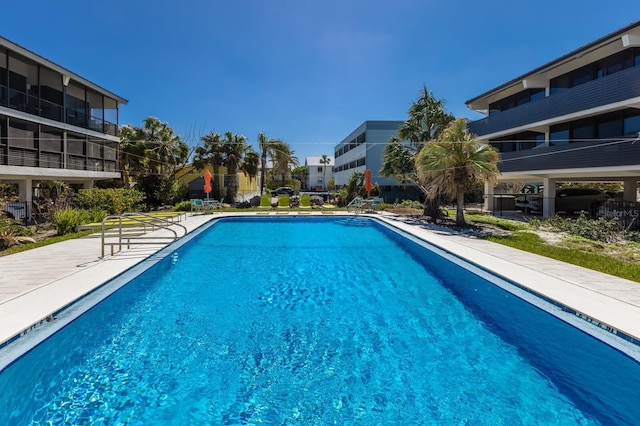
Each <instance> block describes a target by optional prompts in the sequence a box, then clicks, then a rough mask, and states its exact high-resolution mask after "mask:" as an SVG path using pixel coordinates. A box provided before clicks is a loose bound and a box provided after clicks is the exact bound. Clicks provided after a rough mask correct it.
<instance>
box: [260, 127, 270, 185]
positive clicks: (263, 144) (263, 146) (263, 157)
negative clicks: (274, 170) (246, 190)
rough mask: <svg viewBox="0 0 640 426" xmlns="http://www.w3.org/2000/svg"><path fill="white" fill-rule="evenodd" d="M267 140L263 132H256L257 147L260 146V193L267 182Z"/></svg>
mask: <svg viewBox="0 0 640 426" xmlns="http://www.w3.org/2000/svg"><path fill="white" fill-rule="evenodd" d="M269 142H270V141H269V140H268V139H267V137H266V136H265V135H264V133H262V132H260V133H258V148H260V195H262V194H263V192H264V188H265V185H266V183H267V156H268V155H269Z"/></svg>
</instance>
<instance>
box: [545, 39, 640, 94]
mask: <svg viewBox="0 0 640 426" xmlns="http://www.w3.org/2000/svg"><path fill="white" fill-rule="evenodd" d="M639 51H640V49H638V48H629V49H627V50H623V51H622V52H618V53H616V54H613V55H611V56H608V57H606V58H603V59H601V60H599V61H596V62H593V63H591V64H589V65H585V66H584V67H581V68H578V69H576V70H573V71H571V72H568V73H566V74H563V75H561V76H558V77H556V78H554V79H552V80H551V93H552V94H553V93H558V92H561V91H563V90H567V89H569V88H571V87H574V86H578V85H580V84H582V83H587V82H589V81H591V80H594V79H598V78H603V77H606V76H608V75H611V74H614V73H616V72H618V71H622V70H625V69H627V68H631V67H632V66H635V65H640V56H639V55H640V54H639Z"/></svg>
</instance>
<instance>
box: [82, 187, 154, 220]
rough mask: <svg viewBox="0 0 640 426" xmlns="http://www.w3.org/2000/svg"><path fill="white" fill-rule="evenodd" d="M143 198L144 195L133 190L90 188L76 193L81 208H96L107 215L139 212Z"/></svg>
mask: <svg viewBox="0 0 640 426" xmlns="http://www.w3.org/2000/svg"><path fill="white" fill-rule="evenodd" d="M143 198H144V194H143V193H142V192H140V191H138V190H135V189H124V188H105V189H102V188H92V189H81V190H80V191H78V203H79V206H80V207H81V208H83V209H87V210H91V209H94V208H97V209H101V210H104V211H106V212H108V213H109V214H121V213H124V212H132V211H136V210H140V207H141V204H142V201H143Z"/></svg>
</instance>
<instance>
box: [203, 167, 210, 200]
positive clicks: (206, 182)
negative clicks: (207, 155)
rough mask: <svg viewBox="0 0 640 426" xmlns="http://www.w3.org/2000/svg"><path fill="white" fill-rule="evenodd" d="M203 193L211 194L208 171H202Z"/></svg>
mask: <svg viewBox="0 0 640 426" xmlns="http://www.w3.org/2000/svg"><path fill="white" fill-rule="evenodd" d="M204 192H206V193H207V195H209V193H210V192H211V172H210V171H209V170H205V171H204Z"/></svg>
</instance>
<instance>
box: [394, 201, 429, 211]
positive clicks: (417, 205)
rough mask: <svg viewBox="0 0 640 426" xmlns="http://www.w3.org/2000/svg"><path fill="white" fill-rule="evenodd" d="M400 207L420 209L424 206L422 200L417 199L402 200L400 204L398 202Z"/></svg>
mask: <svg viewBox="0 0 640 426" xmlns="http://www.w3.org/2000/svg"><path fill="white" fill-rule="evenodd" d="M398 207H406V208H409V209H420V210H422V209H423V208H424V206H423V204H422V203H421V202H420V201H416V200H402V201H401V202H400V204H398Z"/></svg>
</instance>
